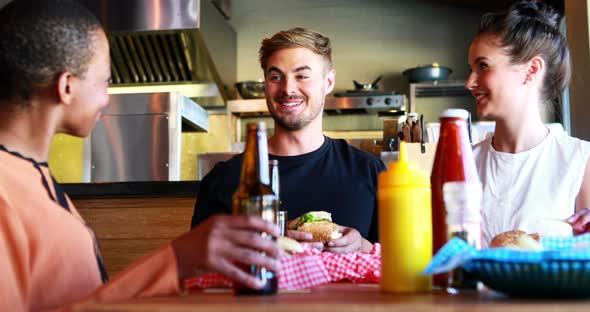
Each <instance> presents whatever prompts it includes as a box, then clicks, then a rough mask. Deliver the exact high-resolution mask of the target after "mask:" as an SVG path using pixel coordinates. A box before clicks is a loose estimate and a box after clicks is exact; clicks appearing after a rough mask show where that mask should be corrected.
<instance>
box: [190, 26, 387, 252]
mask: <svg viewBox="0 0 590 312" xmlns="http://www.w3.org/2000/svg"><path fill="white" fill-rule="evenodd" d="M260 65H261V67H262V70H263V72H264V77H265V83H266V91H265V95H266V103H267V106H268V110H269V112H270V114H271V116H272V118H273V120H274V123H275V128H274V135H273V136H272V137H271V138H270V139H269V140H268V150H269V154H270V155H269V156H270V158H271V159H277V160H278V161H279V173H280V179H281V190H280V194H281V202H282V206H283V208H284V209H286V210H287V211H288V214H289V216H290V217H291V218H293V217H296V216H299V215H302V214H304V213H306V212H308V211H315V210H323V211H327V212H329V213H331V214H332V218H333V220H334V222H336V223H338V224H339V230H340V232H341V233H342V234H343V236H342V237H341V238H338V239H335V240H332V241H330V242H328V243H326V244H325V245H324V244H322V243H314V244H315V246H316V247H317V248H324V249H326V250H328V251H332V252H338V253H346V252H354V251H368V250H370V249H371V248H372V243H374V242H376V241H377V205H376V202H377V201H376V188H377V175H378V173H379V172H380V171H382V170H384V169H385V165H384V164H383V162H382V161H381V160H379V159H378V158H376V157H374V156H373V155H371V154H369V153H366V152H364V151H361V150H359V149H357V148H355V147H352V146H350V145H348V144H347V143H346V141H344V140H335V139H331V138H329V137H326V136H324V134H323V131H322V116H323V115H322V112H323V108H324V103H325V97H326V95H328V94H329V93H330V92H332V90H333V89H334V84H335V79H336V72H335V70H334V67H333V64H332V48H331V45H330V39H329V38H327V37H325V36H324V35H322V34H320V33H318V32H315V31H313V30H309V29H304V28H293V29H289V30H286V31H281V32H278V33H276V34H275V35H273V36H272V37H270V38H267V39H264V40H263V41H262V46H261V48H260ZM242 159H243V154H239V155H236V156H235V157H233V158H232V159H230V160H229V161H226V162H221V163H219V164H217V165H216V166H215V168H214V169H213V170H212V171H211V172H210V173H209V174H208V175H207V176H206V177H205V178H204V179H203V181H202V183H201V185H200V190H199V195H198V197H197V203H196V205H195V212H194V215H193V220H192V226H195V225H196V224H199V223H200V222H202V221H204V220H206V219H207V218H208V217H210V216H211V215H213V214H216V213H231V195H232V194H233V192H234V191H235V189H236V188H237V186H238V183H239V175H240V167H241V163H242ZM288 235H289V236H291V237H292V238H295V239H297V240H299V241H304V242H311V241H312V237H311V234H309V233H304V232H299V231H294V230H290V231H289V234H288Z"/></svg>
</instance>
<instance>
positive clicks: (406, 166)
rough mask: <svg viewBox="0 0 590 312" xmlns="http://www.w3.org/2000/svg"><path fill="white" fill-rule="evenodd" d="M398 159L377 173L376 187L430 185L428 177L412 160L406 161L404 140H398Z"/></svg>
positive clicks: (406, 154)
mask: <svg viewBox="0 0 590 312" xmlns="http://www.w3.org/2000/svg"><path fill="white" fill-rule="evenodd" d="M399 143H400V144H399V156H398V161H392V162H390V163H389V168H388V169H387V170H386V171H384V172H381V173H380V174H379V181H378V187H379V188H382V187H392V186H406V187H407V186H418V187H430V177H429V176H428V174H427V173H426V172H425V171H423V170H421V169H420V168H418V166H417V164H416V163H415V162H413V161H408V151H407V146H406V142H404V141H400V142H399Z"/></svg>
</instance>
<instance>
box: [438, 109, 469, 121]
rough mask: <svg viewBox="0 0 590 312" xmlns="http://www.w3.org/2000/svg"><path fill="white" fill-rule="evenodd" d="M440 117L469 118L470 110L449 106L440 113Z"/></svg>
mask: <svg viewBox="0 0 590 312" xmlns="http://www.w3.org/2000/svg"><path fill="white" fill-rule="evenodd" d="M439 117H440V118H461V119H467V118H469V112H468V111H466V110H464V109H461V108H449V109H445V110H444V111H443V112H442V113H440V116H439Z"/></svg>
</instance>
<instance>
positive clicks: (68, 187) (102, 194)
mask: <svg viewBox="0 0 590 312" xmlns="http://www.w3.org/2000/svg"><path fill="white" fill-rule="evenodd" d="M199 183H200V181H173V182H117V183H64V184H62V186H63V189H64V191H65V192H66V193H67V194H68V195H69V196H70V198H72V199H83V198H108V197H121V198H128V197H192V198H195V197H196V196H197V192H198V190H199Z"/></svg>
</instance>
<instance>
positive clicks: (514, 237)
mask: <svg viewBox="0 0 590 312" xmlns="http://www.w3.org/2000/svg"><path fill="white" fill-rule="evenodd" d="M540 239H541V237H540V235H539V234H538V233H533V234H528V233H527V232H525V231H521V230H512V231H507V232H504V233H500V234H498V235H496V236H495V237H494V238H493V239H492V241H491V242H490V248H500V247H502V248H510V249H518V250H529V251H540V250H543V246H541V243H539V240H540Z"/></svg>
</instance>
